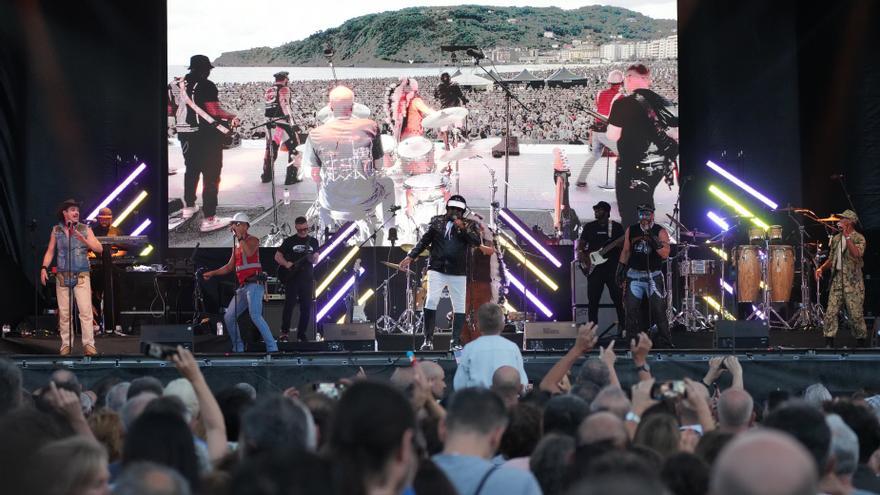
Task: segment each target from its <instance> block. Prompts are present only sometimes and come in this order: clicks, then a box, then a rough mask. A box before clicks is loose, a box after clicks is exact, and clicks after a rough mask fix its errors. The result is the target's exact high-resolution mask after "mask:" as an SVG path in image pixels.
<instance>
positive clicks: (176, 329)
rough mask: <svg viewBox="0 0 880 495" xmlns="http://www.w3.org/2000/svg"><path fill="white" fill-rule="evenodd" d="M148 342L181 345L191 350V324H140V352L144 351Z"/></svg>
mask: <svg viewBox="0 0 880 495" xmlns="http://www.w3.org/2000/svg"><path fill="white" fill-rule="evenodd" d="M148 342H151V343H154V344H162V345H167V346H171V347H177V346H179V345H181V346H183V347H184V348H186V349H188V350H190V351H192V350H193V328H192V325H143V326H141V342H140V349H141V353H143V352H145V351H146V344H147V343H148Z"/></svg>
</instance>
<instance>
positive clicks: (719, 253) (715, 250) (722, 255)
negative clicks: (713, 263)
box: [709, 246, 728, 261]
mask: <svg viewBox="0 0 880 495" xmlns="http://www.w3.org/2000/svg"><path fill="white" fill-rule="evenodd" d="M709 250H710V251H712V252H713V253H715V256H718V257H719V258H721V259H723V260H724V261H727V259H728V258H727V253H725V252H724V251H722V250H720V249H718V248H717V247H712V246H710V247H709Z"/></svg>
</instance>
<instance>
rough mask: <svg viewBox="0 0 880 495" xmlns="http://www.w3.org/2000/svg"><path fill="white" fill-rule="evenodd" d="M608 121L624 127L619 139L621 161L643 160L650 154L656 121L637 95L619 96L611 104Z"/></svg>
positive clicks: (629, 163) (624, 162)
mask: <svg viewBox="0 0 880 495" xmlns="http://www.w3.org/2000/svg"><path fill="white" fill-rule="evenodd" d="M608 123H609V124H610V125H613V126H617V127H620V128H621V129H622V131H621V133H620V139H619V140H618V141H617V149H618V155H620V161H621V162H622V163H623V164H626V165H633V164H636V163H640V162H642V161H643V160H644V159H645V158H646V157H647V155H648V148H649V147H650V146H651V142H652V138H653V137H654V134H655V133H656V132H657V131H656V129H655V128H654V123H653V122H652V121H651V119H650V118H648V114H647V113H646V112H645V109H644V108H643V107H642V105H641V104H640V103H639V102H638V101H636V97H635V95H629V96H625V97H623V98H618V99H617V101H615V102H614V105H612V106H611V115H609V116H608Z"/></svg>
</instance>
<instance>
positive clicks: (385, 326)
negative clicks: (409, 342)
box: [376, 272, 397, 333]
mask: <svg viewBox="0 0 880 495" xmlns="http://www.w3.org/2000/svg"><path fill="white" fill-rule="evenodd" d="M396 275H397V273H396V272H395V273H392V274H391V276H389V277H388V278H386V279H385V281H384V282H382V284H381V285H379V287H376V292H379V291H383V292H384V293H383V297H382V299H383V301H382V304H383V308H384V312H383V313H382V316H380V317H379V318H378V319H377V320H376V330H378V331H379V333H392V332H394V329H396V328H397V320H395V319H394V318H392V317H390V316H388V285H389V283H390V282H391V279H393V278H394V277H395V276H396Z"/></svg>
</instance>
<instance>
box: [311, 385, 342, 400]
mask: <svg viewBox="0 0 880 495" xmlns="http://www.w3.org/2000/svg"><path fill="white" fill-rule="evenodd" d="M312 390H314V391H315V392H318V393H319V394H321V395H326V396H327V397H330V398H331V399H339V396H340V395H342V392H343V391H344V390H345V387H344V386H343V385H340V384H337V383H316V384H314V385H313V386H312Z"/></svg>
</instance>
